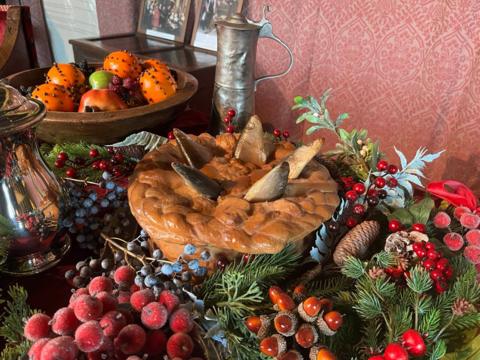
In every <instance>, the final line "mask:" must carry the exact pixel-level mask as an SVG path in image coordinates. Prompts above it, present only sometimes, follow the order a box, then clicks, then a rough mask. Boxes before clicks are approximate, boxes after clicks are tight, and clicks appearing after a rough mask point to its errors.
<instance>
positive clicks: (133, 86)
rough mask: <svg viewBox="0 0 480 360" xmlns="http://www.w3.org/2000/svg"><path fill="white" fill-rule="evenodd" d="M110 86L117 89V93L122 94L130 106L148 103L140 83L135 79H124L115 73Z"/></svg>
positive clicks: (114, 89)
mask: <svg viewBox="0 0 480 360" xmlns="http://www.w3.org/2000/svg"><path fill="white" fill-rule="evenodd" d="M108 88H109V89H110V90H113V91H115V93H116V94H117V95H118V96H120V97H121V98H122V99H123V100H124V101H125V103H126V104H127V105H128V106H129V107H134V106H140V105H145V104H146V101H145V98H144V97H143V95H142V91H141V89H140V84H139V83H138V81H137V80H135V79H131V78H125V79H122V78H120V77H118V76H116V75H115V76H113V77H112V80H111V81H110V83H109V84H108Z"/></svg>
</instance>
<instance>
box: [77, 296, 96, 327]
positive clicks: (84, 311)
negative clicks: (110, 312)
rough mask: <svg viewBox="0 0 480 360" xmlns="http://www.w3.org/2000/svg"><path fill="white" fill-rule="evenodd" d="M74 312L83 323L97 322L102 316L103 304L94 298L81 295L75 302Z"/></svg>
mask: <svg viewBox="0 0 480 360" xmlns="http://www.w3.org/2000/svg"><path fill="white" fill-rule="evenodd" d="M73 311H74V313H75V316H76V317H77V319H78V320H80V321H82V322H86V321H90V320H96V319H98V318H99V317H100V316H101V315H102V312H103V304H102V302H101V301H100V300H98V299H96V298H94V297H93V296H90V295H81V296H79V297H78V298H77V299H76V300H75V303H74V305H73Z"/></svg>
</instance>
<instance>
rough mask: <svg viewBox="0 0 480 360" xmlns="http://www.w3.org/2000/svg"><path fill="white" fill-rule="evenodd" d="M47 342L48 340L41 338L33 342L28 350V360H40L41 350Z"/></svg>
mask: <svg viewBox="0 0 480 360" xmlns="http://www.w3.org/2000/svg"><path fill="white" fill-rule="evenodd" d="M49 340H50V339H49V338H41V339H38V340H37V341H35V342H34V343H33V344H32V346H31V347H30V349H29V350H28V354H27V355H28V359H29V360H40V354H41V352H42V349H43V347H44V346H45V344H46V343H47V342H48V341H49Z"/></svg>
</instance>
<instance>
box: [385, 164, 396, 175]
mask: <svg viewBox="0 0 480 360" xmlns="http://www.w3.org/2000/svg"><path fill="white" fill-rule="evenodd" d="M387 171H388V173H389V174H392V175H393V174H396V173H397V172H398V167H397V166H395V165H388V169H387Z"/></svg>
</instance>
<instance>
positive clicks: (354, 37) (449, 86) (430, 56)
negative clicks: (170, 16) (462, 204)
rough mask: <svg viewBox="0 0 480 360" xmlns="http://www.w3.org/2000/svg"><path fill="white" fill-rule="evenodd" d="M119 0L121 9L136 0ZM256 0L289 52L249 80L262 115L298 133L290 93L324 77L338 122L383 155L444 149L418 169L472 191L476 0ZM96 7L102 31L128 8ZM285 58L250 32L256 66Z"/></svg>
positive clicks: (479, 5) (304, 91) (476, 174)
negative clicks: (276, 75)
mask: <svg viewBox="0 0 480 360" xmlns="http://www.w3.org/2000/svg"><path fill="white" fill-rule="evenodd" d="M121 1H122V4H123V2H125V6H121V7H120V8H122V9H126V8H129V7H130V6H131V5H132V4H139V3H140V1H138V0H121ZM111 3H112V0H97V7H99V5H100V4H102V5H103V6H104V7H106V8H108V9H110V10H111V11H113V9H114V8H115V7H114V6H113V5H112V4H111ZM264 3H268V4H271V7H272V10H273V12H272V13H271V14H270V16H269V18H270V20H271V22H272V23H273V30H274V33H275V34H276V35H277V36H279V37H280V38H281V39H283V40H284V41H285V42H286V43H287V44H289V45H290V46H291V48H292V50H293V52H294V54H295V59H296V61H295V65H294V68H293V70H292V71H291V72H290V74H288V75H287V76H285V77H283V78H280V79H274V80H268V81H264V82H262V83H261V84H260V85H259V88H258V92H257V95H256V101H257V112H258V113H259V114H260V115H261V116H262V118H263V120H264V122H268V123H270V124H272V126H275V127H280V128H283V129H288V130H290V133H291V134H292V137H293V138H295V139H300V138H301V137H302V134H303V133H304V130H305V129H301V128H299V127H298V126H295V124H294V120H295V114H293V113H292V112H291V111H290V104H291V103H292V99H293V97H294V96H295V95H309V94H310V95H314V96H320V95H321V94H322V93H323V91H324V90H325V89H327V88H329V87H331V88H333V90H334V91H333V95H332V97H331V100H330V102H329V105H330V109H331V111H332V112H333V114H334V115H335V114H337V113H340V112H349V113H350V116H351V118H350V119H349V120H348V122H347V124H349V126H350V127H366V128H368V129H370V135H371V137H373V138H378V139H380V141H381V145H382V147H383V149H384V150H385V151H386V152H387V155H389V157H390V158H391V159H395V160H396V156H395V154H394V152H393V145H396V146H397V147H399V148H400V149H402V151H404V152H405V153H406V154H407V156H413V154H414V153H415V151H416V149H417V148H418V147H419V146H423V145H425V146H428V148H429V149H430V150H431V151H438V150H441V149H447V151H448V155H444V156H442V157H441V158H440V159H439V160H437V161H436V162H435V163H434V165H433V166H431V167H429V171H428V172H427V174H428V175H429V176H430V177H431V178H432V179H446V178H456V179H459V180H462V181H464V182H466V183H467V184H469V185H470V186H472V187H473V188H474V189H475V190H476V192H477V193H480V146H479V141H480V140H479V139H480V0H301V1H299V0H261V1H260V0H249V2H248V4H247V9H246V10H247V12H248V13H249V15H250V17H252V18H256V19H259V18H260V17H261V13H262V11H261V8H262V5H263V4H264ZM117 9H118V7H117ZM119 11H120V10H117V11H116V12H117V13H118V12H119ZM101 13H104V14H105V15H106V14H109V16H108V17H107V16H105V17H106V18H107V19H105V21H104V20H103V19H99V23H100V25H101V26H100V27H101V30H102V31H101V32H102V33H106V32H109V26H108V22H112V21H115V23H116V24H117V25H116V26H115V30H117V31H121V29H118V24H122V23H123V24H127V23H129V22H128V20H130V19H131V18H132V15H131V13H130V14H125V11H123V10H122V11H120V13H121V14H117V15H114V17H113V18H112V13H111V12H110V13H109V12H108V11H107V12H102V11H101V10H99V14H101ZM105 22H106V24H105ZM111 26H112V25H110V27H111ZM125 27H128V29H125V30H131V27H132V25H131V24H128V25H125ZM286 65H287V54H286V53H285V50H283V48H281V47H280V46H279V45H277V44H275V43H273V42H272V41H270V40H263V41H260V43H259V46H258V66H257V71H258V73H259V75H262V74H266V73H273V72H278V71H279V70H281V69H283V68H284V67H285V66H286ZM206 101H208V99H206ZM347 127H348V126H347ZM304 140H307V138H304ZM332 145H333V143H332V141H330V142H329V143H327V146H332Z"/></svg>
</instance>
